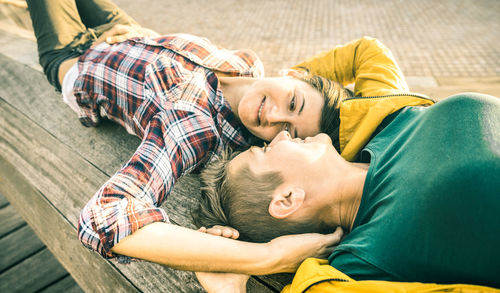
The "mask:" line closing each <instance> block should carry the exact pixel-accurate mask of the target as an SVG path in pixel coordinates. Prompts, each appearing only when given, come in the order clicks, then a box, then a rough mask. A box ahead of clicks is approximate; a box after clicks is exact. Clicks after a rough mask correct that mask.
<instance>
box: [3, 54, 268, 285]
mask: <svg viewBox="0 0 500 293" xmlns="http://www.w3.org/2000/svg"><path fill="white" fill-rule="evenodd" d="M0 64H2V67H0V79H2V80H3V81H4V80H5V82H3V83H4V84H6V86H2V87H1V88H0V97H1V98H0V157H1V165H0V178H2V179H3V178H5V179H6V180H5V181H1V182H0V192H2V193H4V194H5V195H6V197H7V198H8V199H9V200H11V201H13V200H14V201H16V204H15V205H16V207H17V208H18V210H20V211H21V210H23V211H22V213H23V216H24V217H25V218H26V219H27V222H28V224H30V226H32V227H33V229H34V230H35V232H36V233H37V234H38V235H39V237H40V238H41V239H42V241H43V242H44V243H45V244H46V245H47V247H48V248H49V249H50V250H51V251H52V252H53V253H54V255H55V256H56V257H57V258H58V259H59V261H60V262H61V263H62V264H63V265H64V267H65V268H66V269H67V270H68V271H69V272H70V273H71V275H72V276H73V277H74V278H75V280H76V281H77V282H78V284H79V285H80V286H81V287H82V289H84V290H85V291H96V292H104V291H107V290H106V289H108V291H109V289H110V288H111V287H112V288H114V289H116V288H122V289H123V290H124V291H134V290H138V291H143V292H160V291H163V292H199V291H202V289H201V287H200V285H199V283H198V282H197V280H196V279H195V277H194V274H193V273H191V272H183V271H177V270H173V269H171V268H167V267H163V266H160V265H156V264H152V263H148V262H136V263H132V264H130V265H121V264H117V263H115V262H110V261H106V260H104V259H102V258H101V257H99V256H98V255H97V254H95V253H93V252H91V251H89V250H87V249H85V248H84V247H83V246H82V245H81V243H80V242H79V241H78V239H77V237H76V228H75V227H76V223H77V218H78V215H79V213H80V210H81V209H82V207H83V206H84V204H85V203H86V202H87V201H88V200H89V199H90V197H91V196H92V195H93V193H94V192H95V191H96V190H97V189H98V188H99V187H100V186H101V185H102V184H103V183H104V182H105V181H106V180H107V179H108V178H109V176H110V175H112V174H113V173H114V172H115V171H116V170H117V169H118V168H119V167H120V165H121V164H122V163H123V162H125V161H126V160H127V159H128V158H129V157H130V155H131V154H132V153H133V151H134V150H135V148H136V147H137V145H138V142H139V141H138V139H137V138H135V137H133V136H130V135H128V134H126V133H125V132H124V131H123V130H122V129H121V128H119V127H118V126H116V125H114V124H111V123H105V124H104V125H101V126H100V127H98V128H85V127H83V126H81V125H80V123H79V122H78V121H77V119H75V118H74V114H73V113H72V112H71V110H69V109H68V108H67V106H66V105H65V104H64V103H63V102H62V101H61V100H60V96H59V95H58V94H56V93H54V91H53V90H52V89H51V88H50V86H49V85H48V84H47V83H46V81H45V80H44V77H43V76H42V75H41V74H40V73H38V72H35V71H33V70H32V69H30V68H27V67H25V66H23V65H20V64H18V63H16V62H14V61H12V60H9V59H8V58H6V57H5V56H2V55H1V54H0ZM13 166H15V168H14V167H13ZM6 170H13V172H10V171H6ZM19 182H21V183H19ZM16 194H22V195H23V196H22V197H20V198H15V197H14V196H15V195H16ZM198 197H199V181H198V178H197V176H196V175H189V176H186V177H185V178H183V179H181V180H180V181H179V182H178V183H177V184H176V187H175V189H174V191H173V192H172V194H171V195H170V197H169V199H168V200H167V201H166V203H165V205H164V207H165V208H166V209H167V212H168V214H169V216H170V218H171V220H172V221H173V222H174V223H177V224H180V225H183V226H186V227H194V226H193V224H192V221H191V218H190V216H189V215H190V211H191V209H192V208H193V207H194V206H195V205H196V204H197V202H198ZM30 219H31V220H30ZM97 284H99V285H97ZM103 284H106V285H103ZM99 286H101V287H99ZM248 288H249V292H272V291H275V290H277V289H275V290H272V291H270V289H269V288H268V287H267V286H266V285H262V284H261V283H260V282H257V281H255V280H251V281H249V284H248Z"/></svg>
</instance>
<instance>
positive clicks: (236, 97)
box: [217, 75, 255, 119]
mask: <svg viewBox="0 0 500 293" xmlns="http://www.w3.org/2000/svg"><path fill="white" fill-rule="evenodd" d="M217 77H218V79H219V84H220V89H221V90H222V93H223V94H224V98H225V99H226V101H228V103H229V105H230V106H231V110H232V111H233V113H234V115H236V118H238V119H239V118H240V117H239V115H238V106H239V104H240V101H241V99H242V98H243V96H244V95H245V92H246V91H247V89H248V88H249V87H250V86H251V85H252V84H253V83H254V82H255V78H252V77H228V76H221V75H217Z"/></svg>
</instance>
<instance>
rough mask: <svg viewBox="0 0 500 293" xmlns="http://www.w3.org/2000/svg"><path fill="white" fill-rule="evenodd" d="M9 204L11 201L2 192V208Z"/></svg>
mask: <svg viewBox="0 0 500 293" xmlns="http://www.w3.org/2000/svg"><path fill="white" fill-rule="evenodd" d="M0 180H1V179H0ZM0 182H1V181H0ZM8 204H9V201H8V200H7V199H6V198H5V196H3V195H2V194H0V208H3V207H5V206H7V205H8Z"/></svg>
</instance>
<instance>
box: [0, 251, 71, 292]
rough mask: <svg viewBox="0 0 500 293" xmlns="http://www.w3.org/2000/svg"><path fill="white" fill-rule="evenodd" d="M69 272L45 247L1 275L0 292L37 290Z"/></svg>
mask: <svg viewBox="0 0 500 293" xmlns="http://www.w3.org/2000/svg"><path fill="white" fill-rule="evenodd" d="M67 274H68V273H67V272H66V270H64V268H63V267H62V266H61V265H60V264H59V263H58V262H57V260H56V259H55V258H54V257H53V256H52V254H51V253H50V252H49V251H48V250H47V249H43V250H42V251H40V252H39V253H37V254H35V255H34V256H32V257H30V258H27V259H26V260H25V261H23V262H22V263H19V264H18V265H16V266H14V267H12V268H10V269H9V270H7V271H5V272H3V273H2V274H1V275H0V292H35V291H37V290H39V289H41V288H43V287H45V286H47V285H49V284H51V283H53V282H54V281H56V280H58V279H61V278H62V277H63V276H64V275H67Z"/></svg>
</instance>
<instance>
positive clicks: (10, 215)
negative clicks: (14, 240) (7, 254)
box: [0, 205, 25, 237]
mask: <svg viewBox="0 0 500 293" xmlns="http://www.w3.org/2000/svg"><path fill="white" fill-rule="evenodd" d="M0 223H2V225H0V237H4V236H6V235H7V234H9V233H10V232H12V231H13V230H16V229H19V228H20V227H21V226H23V225H25V223H24V220H23V218H21V216H19V215H18V214H17V212H16V210H15V209H14V208H13V207H12V206H11V205H8V206H5V207H3V208H1V209H0Z"/></svg>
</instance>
